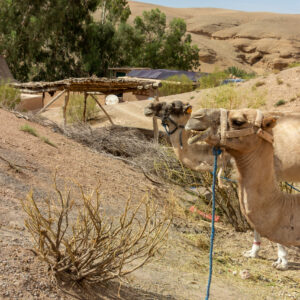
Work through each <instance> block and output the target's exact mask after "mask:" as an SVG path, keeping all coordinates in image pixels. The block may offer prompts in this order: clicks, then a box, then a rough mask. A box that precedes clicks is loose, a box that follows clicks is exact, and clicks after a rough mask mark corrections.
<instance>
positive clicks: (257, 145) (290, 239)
mask: <svg viewBox="0 0 300 300" xmlns="http://www.w3.org/2000/svg"><path fill="white" fill-rule="evenodd" d="M276 123H277V125H276ZM275 125H276V126H275ZM299 125H300V115H297V114H290V115H288V114H287V115H282V116H280V117H278V115H276V114H274V113H273V114H272V113H266V114H265V115H263V114H262V113H261V112H260V111H258V110H254V109H241V110H231V111H225V110H219V111H218V112H217V110H216V109H214V110H208V109H202V110H198V111H197V112H196V113H195V114H194V115H193V117H192V118H191V119H190V120H189V121H188V123H187V124H186V129H187V130H193V131H194V132H195V133H196V134H197V135H196V136H194V137H191V138H190V140H189V142H190V143H191V144H193V143H194V142H196V141H197V140H203V139H204V140H205V141H206V142H207V143H208V144H210V145H212V146H217V147H221V148H223V149H225V150H226V151H227V152H228V153H229V154H230V155H232V157H233V158H234V159H235V162H236V166H237V169H238V172H239V201H240V205H241V210H242V212H243V213H244V215H245V216H246V218H247V220H248V222H249V223H250V224H251V225H252V226H253V228H254V229H255V230H256V231H257V232H258V233H259V234H260V235H261V236H264V237H266V238H268V239H269V240H271V241H274V242H277V243H280V244H282V245H285V246H297V247H299V246H300V218H299V215H300V195H299V194H297V195H290V194H285V193H282V192H281V191H280V189H279V187H278V184H277V179H278V178H280V179H283V178H285V179H292V180H295V181H299V177H300V174H299V173H300V172H299V161H300V147H299V145H298V141H297V138H298V136H299V133H300V130H299ZM297 164H298V167H297ZM279 166H280V167H281V169H280V170H278V167H279ZM297 168H298V172H297Z"/></svg>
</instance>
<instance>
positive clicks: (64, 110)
mask: <svg viewBox="0 0 300 300" xmlns="http://www.w3.org/2000/svg"><path fill="white" fill-rule="evenodd" d="M69 99H70V92H69V91H68V92H67V95H66V96H65V103H64V107H63V116H64V125H65V126H66V125H67V106H68V103H69Z"/></svg>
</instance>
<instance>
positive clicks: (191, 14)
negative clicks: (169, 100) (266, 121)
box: [130, 2, 300, 71]
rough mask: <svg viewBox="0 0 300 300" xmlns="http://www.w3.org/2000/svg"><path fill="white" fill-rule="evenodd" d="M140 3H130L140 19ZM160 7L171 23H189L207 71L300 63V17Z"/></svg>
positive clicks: (278, 66) (279, 68)
mask: <svg viewBox="0 0 300 300" xmlns="http://www.w3.org/2000/svg"><path fill="white" fill-rule="evenodd" d="M136 3H137V2H130V8H131V11H132V14H133V15H134V14H136V15H140V14H141V13H140V12H138V10H137V9H136V7H137V6H136V5H137V4H136ZM199 5H201V4H199ZM143 7H145V6H143ZM156 7H158V8H159V9H160V10H161V11H162V12H164V13H165V14H166V16H167V20H168V21H169V20H171V19H172V18H174V17H177V18H182V19H184V20H185V21H186V23H187V31H188V32H189V33H191V35H192V38H193V43H195V44H197V45H198V47H199V49H200V53H199V54H200V63H201V70H203V71H211V70H213V69H214V68H215V67H220V68H224V67H229V66H233V65H235V66H238V67H241V68H244V69H249V68H250V69H252V70H255V71H256V70H266V69H278V70H281V69H283V68H286V67H287V66H288V65H289V64H290V63H293V62H299V61H300V31H299V28H300V15H286V14H275V13H250V12H242V11H234V10H226V9H214V8H180V9H179V8H169V7H163V6H157V5H156ZM151 8H153V6H151ZM149 9H150V6H149Z"/></svg>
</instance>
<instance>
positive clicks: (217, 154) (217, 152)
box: [212, 147, 222, 156]
mask: <svg viewBox="0 0 300 300" xmlns="http://www.w3.org/2000/svg"><path fill="white" fill-rule="evenodd" d="M212 152H213V155H214V156H219V155H220V154H221V153H222V150H221V149H220V148H216V147H213V150H212Z"/></svg>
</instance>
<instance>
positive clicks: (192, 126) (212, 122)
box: [185, 109, 277, 153]
mask: <svg viewBox="0 0 300 300" xmlns="http://www.w3.org/2000/svg"><path fill="white" fill-rule="evenodd" d="M276 119H277V118H276V117H275V116H272V115H271V114H266V115H263V114H262V113H261V112H260V111H258V110H255V109H239V110H229V111H226V110H222V109H200V110H198V111H196V112H195V113H194V114H193V115H192V116H191V118H190V120H189V121H188V123H187V124H186V127H185V128H186V130H191V131H192V132H193V137H191V138H190V139H189V143H190V144H193V143H195V142H196V141H199V140H202V141H206V142H207V143H208V144H210V145H212V146H217V147H222V148H224V149H226V150H235V151H239V152H243V153H244V152H249V151H251V150H252V149H253V148H255V147H257V145H258V144H259V143H261V142H262V141H263V140H266V141H268V142H269V143H272V128H273V127H274V126H275V124H276Z"/></svg>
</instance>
